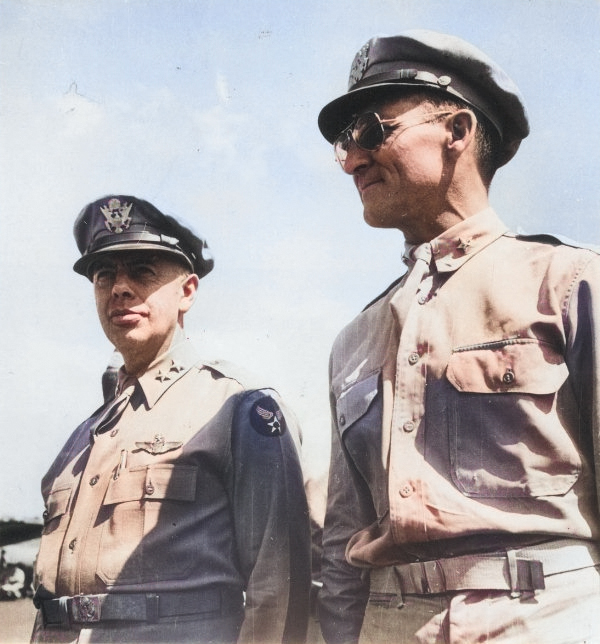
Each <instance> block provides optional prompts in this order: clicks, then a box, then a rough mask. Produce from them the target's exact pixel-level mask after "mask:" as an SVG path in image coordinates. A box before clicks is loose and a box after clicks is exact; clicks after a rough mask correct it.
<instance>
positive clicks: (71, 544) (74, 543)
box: [69, 539, 77, 551]
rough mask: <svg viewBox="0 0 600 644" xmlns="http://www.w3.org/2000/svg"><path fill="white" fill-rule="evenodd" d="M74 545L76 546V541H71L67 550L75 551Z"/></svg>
mask: <svg viewBox="0 0 600 644" xmlns="http://www.w3.org/2000/svg"><path fill="white" fill-rule="evenodd" d="M76 544H77V539H72V540H71V541H70V542H69V550H71V551H73V550H75V545H76Z"/></svg>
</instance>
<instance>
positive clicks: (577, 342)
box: [320, 209, 600, 642]
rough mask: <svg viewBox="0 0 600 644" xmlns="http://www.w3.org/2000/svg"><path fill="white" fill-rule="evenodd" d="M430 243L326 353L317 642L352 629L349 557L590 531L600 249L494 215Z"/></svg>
mask: <svg viewBox="0 0 600 644" xmlns="http://www.w3.org/2000/svg"><path fill="white" fill-rule="evenodd" d="M410 250H414V249H410ZM431 250H432V256H433V260H432V268H431V273H430V274H429V275H428V276H426V277H425V279H424V280H423V281H422V282H421V284H420V288H419V289H418V291H417V292H416V293H415V292H410V293H407V292H406V289H405V285H406V283H407V282H409V281H410V278H408V279H407V278H406V277H405V278H404V279H403V280H401V281H400V282H399V283H396V284H395V285H393V287H392V288H391V289H390V290H389V291H388V292H387V293H385V294H384V295H383V296H382V297H381V298H380V299H378V300H377V301H376V302H375V303H374V304H372V305H371V306H369V307H368V308H367V309H365V310H364V311H363V312H362V313H361V314H360V315H359V316H358V317H357V318H356V319H355V320H354V321H353V322H351V323H350V324H349V325H348V327H346V328H345V329H344V330H343V331H342V333H341V334H340V335H339V336H338V338H337V340H336V342H335V344H334V347H333V351H332V355H331V374H330V376H331V404H332V415H333V447H332V461H331V471H330V480H329V498H328V508H327V514H326V519H325V529H324V538H323V542H324V561H323V582H324V588H323V592H322V593H321V605H320V611H321V623H322V626H323V631H324V633H325V635H326V638H327V639H328V641H330V642H335V641H340V642H341V641H353V639H355V638H356V637H357V635H358V631H360V624H361V622H362V615H363V612H364V606H365V602H366V598H367V594H368V585H367V584H366V583H365V577H364V575H362V574H361V572H362V571H361V569H360V567H378V566H385V565H389V564H394V563H401V562H406V561H413V560H414V559H415V558H416V557H418V558H436V557H439V556H450V555H452V554H459V553H460V552H465V551H467V552H468V551H469V550H471V551H476V550H477V547H478V545H481V544H482V543H485V542H486V539H487V540H488V542H489V543H496V544H498V543H499V544H503V543H504V542H506V543H509V542H510V540H511V539H514V538H515V536H514V535H517V537H518V538H521V539H524V538H530V537H532V536H533V535H537V537H538V538H544V537H550V538H551V537H553V536H556V537H560V536H565V537H567V536H568V537H579V538H582V539H594V540H597V539H598V537H599V535H600V519H599V512H598V501H597V482H598V481H600V475H599V474H598V472H597V471H595V469H594V467H596V468H598V466H599V464H600V458H599V457H598V455H599V453H600V439H599V434H600V410H599V403H600V385H599V382H600V373H599V363H600V349H599V348H598V345H597V340H598V338H599V334H600V328H599V326H598V325H599V324H600V256H599V255H598V254H597V253H596V252H593V251H592V250H586V249H582V248H575V247H571V246H568V245H565V244H561V243H560V242H559V241H558V240H556V239H554V238H550V237H540V238H527V237H519V236H516V235H514V234H511V233H509V232H508V230H507V229H506V227H505V226H504V225H503V224H502V222H501V221H500V220H499V219H498V218H497V216H496V215H495V213H494V212H493V211H492V210H491V209H487V210H485V211H483V212H481V213H479V214H478V215H476V216H474V217H471V218H469V219H467V220H465V221H463V222H461V223H460V224H458V225H456V226H454V227H452V228H450V229H449V230H447V231H446V232H445V233H444V234H442V235H441V236H440V237H438V238H436V239H434V240H433V241H432V242H431ZM594 453H595V455H596V460H594ZM350 564H352V565H350Z"/></svg>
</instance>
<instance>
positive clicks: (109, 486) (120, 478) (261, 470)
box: [37, 341, 310, 642]
mask: <svg viewBox="0 0 600 644" xmlns="http://www.w3.org/2000/svg"><path fill="white" fill-rule="evenodd" d="M239 374H240V371H239V370H238V369H236V368H234V367H232V366H231V365H227V364H222V363H215V362H213V363H204V362H202V361H200V360H199V358H198V356H197V355H196V353H195V351H194V350H193V348H192V346H191V344H190V343H189V342H187V341H183V342H181V343H179V344H176V345H175V346H174V347H173V348H172V349H171V350H170V351H169V352H168V353H167V354H165V355H163V356H161V357H160V358H159V359H158V360H157V361H156V362H155V363H153V364H152V365H150V367H149V368H148V371H147V372H146V373H145V374H144V375H143V376H142V377H141V378H139V380H137V381H135V379H133V384H134V385H135V388H134V392H133V395H132V397H131V400H130V403H129V405H128V406H127V407H126V409H125V411H124V412H123V414H122V416H121V417H120V418H119V420H118V421H117V422H116V424H115V425H114V426H113V427H112V428H111V429H109V430H106V431H96V430H95V426H96V424H97V420H98V417H99V416H100V415H101V413H102V409H101V410H100V411H99V412H98V413H97V414H94V415H93V416H92V417H91V418H90V419H88V420H87V421H85V422H84V423H83V424H82V425H81V426H80V427H79V428H78V429H77V430H76V431H75V432H74V434H73V435H72V436H71V438H70V439H69V441H68V442H67V443H66V445H65V446H64V448H63V449H62V450H61V452H60V454H59V456H58V457H57V459H56V460H55V462H54V464H53V465H52V467H51V468H50V470H49V472H48V473H47V475H46V476H45V477H44V479H43V483H42V494H43V497H44V503H45V506H46V512H45V527H44V532H43V536H42V540H41V546H40V551H39V555H38V559H37V583H38V586H39V587H38V592H37V596H38V597H40V598H42V599H43V598H46V597H52V596H58V597H60V596H73V595H77V594H94V593H107V592H108V593H111V592H120V593H129V592H144V593H146V592H153V593H160V592H161V591H163V592H164V591H182V590H202V589H205V588H207V589H208V588H210V589H214V588H217V589H227V590H233V591H236V590H239V592H240V596H241V593H242V591H244V592H245V593H246V609H245V614H246V617H245V621H244V625H243V627H242V635H241V636H240V640H241V641H244V640H246V639H247V640H250V641H254V639H256V640H257V641H265V642H278V641H298V640H301V639H302V637H303V635H302V634H303V632H304V629H305V628H306V620H307V597H308V592H309V587H310V534H309V523H308V510H307V504H306V499H305V495H304V490H303V480H302V473H301V469H300V465H299V458H298V452H297V445H296V444H295V441H296V439H297V438H298V428H297V426H296V425H295V422H294V418H293V416H291V415H289V414H286V415H285V416H283V414H282V412H281V408H280V404H279V403H278V396H277V394H276V393H275V392H274V391H273V390H269V389H250V390H247V389H246V388H245V387H244V386H243V385H242V384H241V381H242V380H243V378H241V377H240V375H239ZM122 380H123V378H122V374H121V381H122ZM130 381H131V379H130V380H127V381H126V382H125V383H124V384H125V385H127V384H129V382H130ZM275 425H276V426H275ZM167 632H168V631H167ZM44 637H45V638H46V639H45V641H48V640H47V638H48V637H49V635H48V633H46V634H45V636H44Z"/></svg>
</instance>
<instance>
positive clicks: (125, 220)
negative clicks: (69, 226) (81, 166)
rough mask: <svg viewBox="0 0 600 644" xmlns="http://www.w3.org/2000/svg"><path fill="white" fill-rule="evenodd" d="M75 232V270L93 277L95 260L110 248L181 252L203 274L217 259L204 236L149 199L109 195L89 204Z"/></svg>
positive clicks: (118, 250)
mask: <svg viewBox="0 0 600 644" xmlns="http://www.w3.org/2000/svg"><path fill="white" fill-rule="evenodd" d="M73 234H74V235H75V241H76V242H77V247H78V248H79V252H80V253H81V257H80V258H79V259H78V260H77V261H76V262H75V264H74V266H73V270H74V271H75V272H77V273H79V274H80V275H85V276H86V277H90V275H89V269H90V266H91V264H92V263H93V262H94V261H95V260H96V259H98V257H101V256H102V255H103V254H104V253H108V252H121V251H132V250H154V251H161V252H165V253H170V254H172V255H175V256H177V257H178V258H179V259H180V260H182V261H183V262H184V263H186V264H187V265H189V267H190V269H191V270H192V271H193V272H194V273H196V274H197V275H198V277H200V278H202V277H204V276H205V275H208V273H210V271H211V270H212V269H213V266H214V261H213V258H212V255H211V253H210V251H209V249H208V245H207V243H206V241H205V240H204V239H202V238H201V237H198V236H197V235H196V234H195V233H194V232H192V231H191V230H190V229H189V228H187V227H185V226H183V225H182V224H181V223H179V222H178V221H177V220H176V219H175V218H174V217H171V216H169V215H164V214H163V213H162V212H160V210H158V208H156V207H155V206H153V205H152V204H151V203H149V202H148V201H144V200H143V199H138V198H137V197H131V196H126V195H108V196H106V197H103V198H102V199H98V200H97V201H94V202H93V203H90V204H88V205H87V206H86V207H85V208H84V209H83V210H82V211H81V212H80V213H79V216H78V217H77V219H76V220H75V225H74V226H73Z"/></svg>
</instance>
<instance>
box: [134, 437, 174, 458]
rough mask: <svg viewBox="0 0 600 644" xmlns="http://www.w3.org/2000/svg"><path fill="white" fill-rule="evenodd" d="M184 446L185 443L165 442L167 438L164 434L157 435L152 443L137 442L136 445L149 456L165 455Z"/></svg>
mask: <svg viewBox="0 0 600 644" xmlns="http://www.w3.org/2000/svg"><path fill="white" fill-rule="evenodd" d="M182 445H183V443H182V442H180V441H170V442H169V441H165V437H164V436H163V435H162V434H156V435H155V436H154V439H153V440H152V441H151V442H150V441H145V442H136V444H135V446H136V447H137V448H138V449H142V450H144V452H148V454H165V453H166V452H171V451H173V450H174V449H179V448H180V447H181V446H182Z"/></svg>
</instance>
